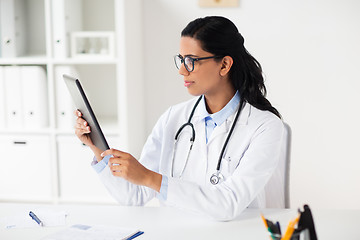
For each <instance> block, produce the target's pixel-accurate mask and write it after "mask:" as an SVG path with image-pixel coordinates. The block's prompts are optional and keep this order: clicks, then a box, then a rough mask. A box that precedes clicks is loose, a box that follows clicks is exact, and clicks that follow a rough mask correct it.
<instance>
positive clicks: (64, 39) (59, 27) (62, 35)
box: [51, 0, 82, 58]
mask: <svg viewBox="0 0 360 240" xmlns="http://www.w3.org/2000/svg"><path fill="white" fill-rule="evenodd" d="M51 8H52V11H51V13H52V27H53V51H54V57H55V58H67V57H69V56H70V34H71V32H72V31H79V30H81V28H82V20H81V19H82V11H81V9H82V1H81V0H53V1H52V2H51Z"/></svg>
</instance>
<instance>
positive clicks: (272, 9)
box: [142, 0, 360, 209]
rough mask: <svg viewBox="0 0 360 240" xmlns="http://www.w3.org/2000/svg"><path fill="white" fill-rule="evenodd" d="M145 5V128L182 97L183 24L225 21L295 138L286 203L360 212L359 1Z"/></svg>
mask: <svg viewBox="0 0 360 240" xmlns="http://www.w3.org/2000/svg"><path fill="white" fill-rule="evenodd" d="M197 2H198V1H196V0H181V1H169V0H151V1H149V0H144V1H143V9H142V12H143V29H144V76H145V78H144V81H145V109H146V112H145V114H146V119H147V121H146V126H145V127H146V131H147V134H149V133H150V131H151V129H152V127H153V125H154V124H155V122H156V120H157V118H158V117H159V116H160V114H161V113H162V112H164V111H165V110H166V109H167V108H168V107H169V106H170V105H172V104H175V103H178V102H180V101H183V100H185V99H188V98H190V96H189V95H188V93H187V91H186V89H185V88H184V87H183V82H182V78H181V76H179V75H178V73H177V70H176V68H175V66H174V63H173V59H172V57H173V55H175V54H176V53H178V45H179V37H180V32H181V30H182V29H183V28H184V27H185V25H186V24H187V23H188V22H189V21H191V20H193V19H195V18H197V17H202V16H206V15H223V16H226V17H228V18H230V19H231V20H233V21H234V22H235V23H236V25H237V26H238V28H239V31H240V32H241V33H242V34H243V36H244V37H245V46H246V47H247V49H248V50H249V51H250V52H251V53H252V54H253V56H254V57H255V58H257V59H258V60H259V61H260V63H261V64H262V66H263V69H264V73H265V75H266V84H267V88H268V98H269V100H270V101H271V102H272V103H273V105H274V106H275V107H277V108H278V110H279V111H280V112H281V114H282V116H283V119H284V121H286V122H288V123H289V124H290V126H291V127H292V131H293V146H292V165H291V198H292V199H291V204H292V207H295V208H296V207H300V206H301V205H302V204H303V203H309V204H310V206H311V207H313V208H357V209H360V174H359V170H360V156H359V153H358V149H359V148H360V144H359V143H360V141H359V136H360V121H359V120H360V110H359V109H360V108H359V106H358V105H359V103H360V94H359V93H358V91H359V89H360V77H359V74H358V71H359V69H360V59H359V58H360V14H359V13H360V1H357V0H337V1H334V0H302V1H294V0H275V1H268V0H256V1H254V0H240V7H239V8H231V9H219V8H215V9H212V8H199V7H198V6H197Z"/></svg>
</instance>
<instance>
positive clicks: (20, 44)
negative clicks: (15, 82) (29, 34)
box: [0, 0, 26, 58]
mask: <svg viewBox="0 0 360 240" xmlns="http://www.w3.org/2000/svg"><path fill="white" fill-rule="evenodd" d="M24 3H25V2H24V1H18V0H1V6H0V24H1V25H0V36H1V42H0V48H1V56H2V57H3V58H12V57H17V56H20V55H23V54H24V52H25V32H26V29H25V6H24Z"/></svg>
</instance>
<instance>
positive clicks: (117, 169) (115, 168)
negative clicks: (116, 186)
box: [109, 165, 121, 172]
mask: <svg viewBox="0 0 360 240" xmlns="http://www.w3.org/2000/svg"><path fill="white" fill-rule="evenodd" d="M109 168H110V170H111V171H112V172H121V166H120V165H110V166H109Z"/></svg>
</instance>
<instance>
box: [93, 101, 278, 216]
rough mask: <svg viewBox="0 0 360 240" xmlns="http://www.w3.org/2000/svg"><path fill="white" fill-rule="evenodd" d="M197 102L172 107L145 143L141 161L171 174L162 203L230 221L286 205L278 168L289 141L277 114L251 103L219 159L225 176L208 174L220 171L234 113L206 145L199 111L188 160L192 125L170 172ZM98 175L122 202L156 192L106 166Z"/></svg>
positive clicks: (141, 201) (143, 198)
mask: <svg viewBox="0 0 360 240" xmlns="http://www.w3.org/2000/svg"><path fill="white" fill-rule="evenodd" d="M195 102H196V99H192V100H189V101H187V102H184V103H180V104H178V105H175V106H173V107H170V108H169V109H168V110H167V111H166V112H165V113H164V114H163V115H162V116H161V117H160V119H159V120H158V122H157V123H156V125H155V127H154V129H153V131H152V133H151V135H150V136H149V137H148V139H147V141H146V143H145V145H144V148H143V151H142V154H141V157H140V160H139V161H140V162H141V163H142V164H143V165H144V166H145V167H146V168H148V169H150V170H152V171H155V172H158V173H160V174H162V175H166V176H167V177H168V191H167V199H166V201H162V202H161V203H162V204H165V205H169V206H174V207H178V208H181V209H186V210H190V211H195V212H198V213H202V214H205V215H208V216H210V217H211V218H214V219H217V220H231V219H233V218H235V217H236V216H238V215H240V213H241V212H242V211H243V210H244V209H245V208H247V207H254V208H264V207H283V203H284V193H283V189H284V187H283V177H284V173H283V172H282V170H280V169H279V168H278V164H279V161H280V155H281V154H280V152H281V149H282V148H283V145H284V141H285V140H284V138H283V132H284V125H283V122H282V121H281V119H279V118H278V117H277V116H275V115H274V114H273V113H271V112H269V111H261V110H259V109H257V108H255V107H253V106H252V105H250V104H248V103H246V104H245V106H244V108H243V110H242V111H241V114H240V116H239V119H238V121H237V123H236V126H235V129H234V132H233V133H232V136H231V138H230V140H229V142H228V145H227V148H226V150H225V153H224V157H223V159H222V162H221V173H222V175H223V176H224V181H222V182H220V183H219V184H217V185H212V184H211V183H210V177H211V175H212V174H213V173H215V172H216V166H217V163H218V158H219V155H220V152H221V149H222V147H223V145H224V142H225V139H226V137H227V135H228V132H229V130H230V128H231V125H232V122H233V120H234V118H235V115H236V112H234V113H233V114H232V115H230V117H228V118H227V119H226V121H225V122H224V123H223V124H221V125H220V126H217V127H216V128H215V129H214V131H213V133H212V135H211V136H210V138H209V139H208V143H207V144H206V139H205V120H204V119H200V116H199V115H198V111H195V113H194V116H193V118H192V121H191V122H192V123H193V125H194V128H195V132H196V138H195V142H194V145H193V148H192V151H191V153H190V156H189V160H188V162H187V163H186V155H187V153H188V149H189V140H190V137H191V128H189V127H186V128H185V129H184V130H183V132H182V133H181V136H180V140H179V142H178V144H177V149H176V154H175V156H176V157H175V161H174V177H171V176H172V173H171V169H172V156H173V155H172V154H173V151H174V142H175V134H176V132H177V130H178V129H179V128H180V126H182V125H183V124H184V123H186V122H187V120H188V118H189V115H190V112H191V110H192V108H193V106H194V104H195ZM185 164H186V166H185ZM184 166H185V168H184ZM183 169H184V171H183V174H182V175H181V176H179V175H180V172H181V171H182V170H183ZM99 177H100V179H101V181H102V182H103V184H104V185H105V187H106V188H107V189H108V191H109V192H110V194H111V195H112V196H113V197H114V198H115V199H116V200H117V201H118V202H119V203H121V204H124V205H143V204H145V203H146V202H148V201H149V200H151V199H152V198H153V197H155V196H156V195H157V194H158V193H157V192H156V191H154V190H152V189H150V188H147V187H144V186H137V185H134V184H132V183H129V182H127V181H126V180H124V179H122V178H120V177H115V176H113V175H112V174H111V171H110V169H109V167H108V166H106V167H105V169H104V170H102V171H101V172H100V173H99ZM179 177H180V178H179ZM270 179H271V181H270V182H271V184H270V182H269V180H270ZM269 185H271V186H269ZM269 193H270V194H269ZM269 196H270V197H269Z"/></svg>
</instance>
